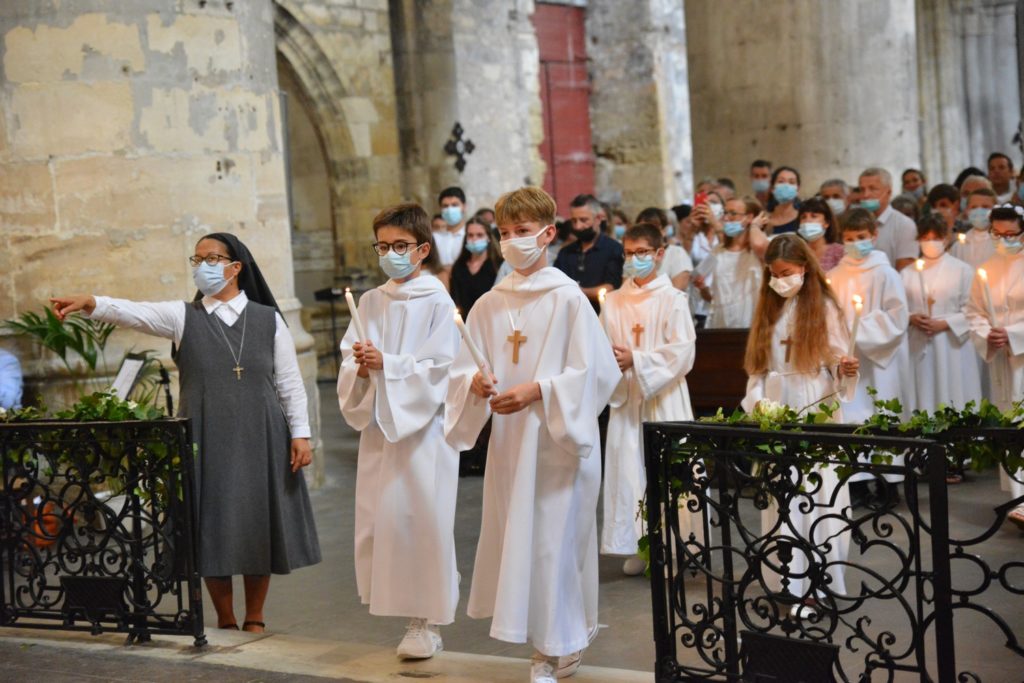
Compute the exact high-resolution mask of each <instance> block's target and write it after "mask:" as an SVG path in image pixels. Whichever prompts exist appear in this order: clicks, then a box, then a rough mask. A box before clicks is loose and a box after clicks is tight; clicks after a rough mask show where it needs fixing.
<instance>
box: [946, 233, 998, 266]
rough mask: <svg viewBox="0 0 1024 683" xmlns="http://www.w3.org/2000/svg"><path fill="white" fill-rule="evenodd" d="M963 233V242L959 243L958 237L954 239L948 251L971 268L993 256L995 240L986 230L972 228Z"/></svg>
mask: <svg viewBox="0 0 1024 683" xmlns="http://www.w3.org/2000/svg"><path fill="white" fill-rule="evenodd" d="M963 234H964V241H963V243H962V244H961V243H960V240H959V238H958V239H957V240H956V241H954V242H953V248H952V249H950V253H952V254H953V256H955V257H957V258H958V259H960V260H961V261H963V262H964V263H966V264H967V265H969V266H970V267H971V269H972V270H977V269H978V268H979V267H980V266H981V264H983V263H984V262H985V261H988V260H989V259H990V258H992V257H993V256H995V254H996V246H995V242H994V241H993V239H992V237H991V235H989V232H988V230H978V229H977V228H972V229H970V230H968V231H967V232H965V233H963Z"/></svg>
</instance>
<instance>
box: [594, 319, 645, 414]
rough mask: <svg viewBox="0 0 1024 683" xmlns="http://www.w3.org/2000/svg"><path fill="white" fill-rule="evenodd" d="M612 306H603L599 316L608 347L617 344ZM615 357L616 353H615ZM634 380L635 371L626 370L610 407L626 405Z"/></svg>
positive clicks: (609, 401) (610, 400) (611, 398)
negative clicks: (631, 382) (614, 336)
mask: <svg viewBox="0 0 1024 683" xmlns="http://www.w3.org/2000/svg"><path fill="white" fill-rule="evenodd" d="M612 310H613V307H612V306H602V307H601V313H600V314H598V319H599V320H600V321H601V327H603V328H604V333H605V334H606V335H607V337H608V345H609V346H611V345H612V344H614V343H615V339H614V338H613V336H612V329H613V327H614V325H615V321H614V320H612V319H611V315H612ZM613 355H614V352H613ZM633 362H634V363H635V362H636V356H635V355H634V361H633ZM632 378H633V371H632V370H626V372H624V373H622V379H620V380H619V383H618V384H616V385H615V390H614V391H613V392H612V395H611V397H610V398H609V399H608V405H609V406H611V407H612V408H621V407H622V406H624V405H626V402H627V401H628V400H629V384H630V381H631V380H632Z"/></svg>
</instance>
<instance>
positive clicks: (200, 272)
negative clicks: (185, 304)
mask: <svg viewBox="0 0 1024 683" xmlns="http://www.w3.org/2000/svg"><path fill="white" fill-rule="evenodd" d="M232 263H234V262H233V261H232ZM228 265H231V264H228ZM192 280H193V281H194V282H195V283H196V288H197V289H198V290H199V291H200V292H202V293H203V294H204V295H206V296H216V295H217V294H220V293H221V291H222V290H223V289H224V288H225V287H227V286H228V282H230V281H231V280H229V279H228V278H226V277H224V264H222V263H216V264H214V265H212V266H211V265H210V264H209V263H206V262H205V261H204V262H202V263H200V264H199V265H198V266H197V267H195V268H193V269H192Z"/></svg>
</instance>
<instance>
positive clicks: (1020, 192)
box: [1017, 184, 1024, 202]
mask: <svg viewBox="0 0 1024 683" xmlns="http://www.w3.org/2000/svg"><path fill="white" fill-rule="evenodd" d="M1017 199H1019V200H1021V201H1022V202H1024V184H1022V185H1018V186H1017Z"/></svg>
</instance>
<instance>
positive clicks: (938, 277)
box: [900, 254, 981, 412]
mask: <svg viewBox="0 0 1024 683" xmlns="http://www.w3.org/2000/svg"><path fill="white" fill-rule="evenodd" d="M924 264H925V267H924V270H923V271H918V270H917V268H916V267H914V266H909V267H907V268H904V269H903V270H902V271H901V272H900V277H901V278H902V280H903V286H904V288H905V289H906V292H907V304H908V305H909V307H910V312H911V313H920V314H924V315H928V314H929V308H928V299H931V300H932V305H931V317H933V318H935V319H937V320H944V321H946V323H947V324H948V325H949V329H948V330H945V331H944V332H940V333H938V334H936V335H934V336H931V337H929V336H928V335H927V334H925V332H924V331H923V330H920V329H918V328H916V327H914V326H913V325H911V326H910V327H909V331H908V335H909V349H910V363H911V367H912V369H913V376H914V394H915V399H916V402H915V405H913V406H910V407H911V408H917V409H919V410H927V411H928V412H934V411H935V410H937V409H938V407H939V406H940V405H947V406H951V407H953V408H957V409H958V410H960V409H963V407H964V406H965V405H967V403H968V402H969V401H974V402H975V403H976V404H977V402H978V401H980V400H981V366H980V364H979V361H978V357H977V354H975V352H974V347H973V345H972V344H970V343H969V341H970V339H969V338H970V332H971V326H970V323H969V322H968V321H967V314H966V312H965V311H966V307H967V299H968V297H969V296H970V292H971V279H972V278H973V277H974V271H973V270H972V269H971V267H970V266H969V265H967V264H966V263H964V262H963V261H961V260H959V259H956V258H954V257H952V256H950V255H949V254H943V255H942V256H940V257H939V258H937V259H934V260H932V259H924ZM922 278H923V279H924V287H925V289H926V290H927V293H928V296H927V297H926V296H925V295H924V292H923V291H922V289H921V280H922Z"/></svg>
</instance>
